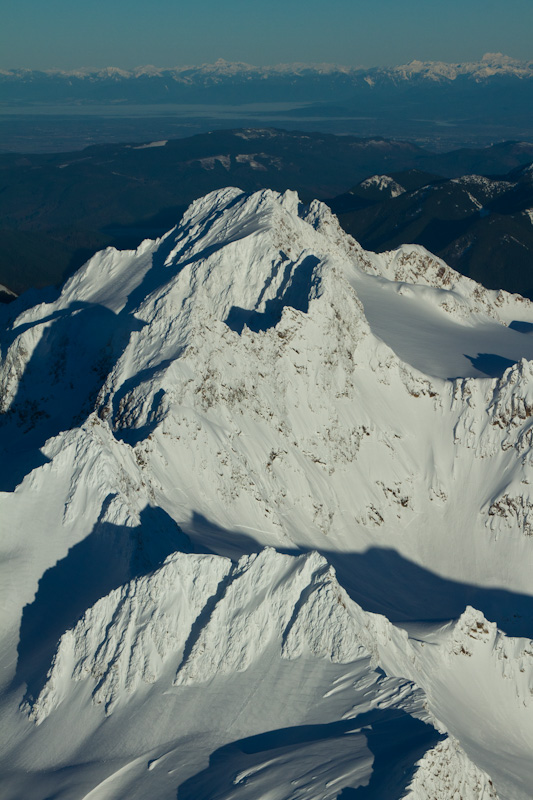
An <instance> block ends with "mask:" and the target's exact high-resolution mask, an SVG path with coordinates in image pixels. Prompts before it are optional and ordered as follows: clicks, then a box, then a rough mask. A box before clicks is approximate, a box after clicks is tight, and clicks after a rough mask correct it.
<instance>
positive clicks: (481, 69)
mask: <svg viewBox="0 0 533 800" xmlns="http://www.w3.org/2000/svg"><path fill="white" fill-rule="evenodd" d="M312 75H317V76H320V75H347V76H351V77H353V78H360V77H362V78H363V79H367V82H368V79H369V78H370V77H371V76H373V77H376V76H379V77H380V78H390V79H395V80H403V81H411V80H413V79H424V80H431V81H440V80H455V79H456V78H457V77H459V76H467V77H469V78H474V79H475V80H486V79H487V78H491V77H493V76H495V75H505V76H513V77H520V78H531V77H532V76H533V60H532V61H520V60H519V59H515V58H511V57H510V56H506V55H503V54H502V53H486V54H485V55H484V56H483V58H482V59H481V60H480V61H472V62H463V63H457V64H455V63H446V62H442V61H417V60H415V61H410V62H409V63H408V64H403V65H400V66H397V67H371V68H368V67H363V66H355V67H352V66H345V65H342V64H330V63H324V64H315V63H310V64H305V63H291V64H274V65H270V66H256V65H253V64H246V63H243V62H231V61H226V60H225V59H223V58H219V59H218V60H217V61H215V62H214V63H213V64H200V65H183V66H178V67H172V68H164V67H154V66H153V65H147V66H139V67H136V68H135V69H132V70H127V69H121V68H119V67H105V68H104V69H87V68H85V69H73V70H60V69H48V70H40V71H38V70H31V69H11V70H6V69H2V70H0V79H3V80H6V79H12V80H21V81H26V80H33V79H34V78H35V77H37V76H48V77H50V78H52V77H54V78H64V79H66V80H68V79H72V78H76V79H82V80H89V81H106V80H110V81H122V80H127V79H140V78H156V77H157V78H167V79H171V80H174V81H177V82H182V83H191V82H194V81H197V82H201V81H219V80H223V79H228V78H245V79H248V80H249V79H250V78H251V77H257V78H260V79H262V80H265V79H266V78H271V77H288V78H294V77H301V76H312Z"/></svg>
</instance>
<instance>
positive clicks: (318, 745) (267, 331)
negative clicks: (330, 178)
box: [0, 188, 533, 800]
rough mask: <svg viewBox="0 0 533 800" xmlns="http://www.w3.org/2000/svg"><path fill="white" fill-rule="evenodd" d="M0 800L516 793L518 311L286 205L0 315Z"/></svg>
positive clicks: (149, 252)
mask: <svg viewBox="0 0 533 800" xmlns="http://www.w3.org/2000/svg"><path fill="white" fill-rule="evenodd" d="M0 315H1V316H2V325H1V331H2V332H1V341H0V346H1V363H0V410H1V411H2V414H1V416H0V431H1V434H0V448H1V453H2V459H1V466H0V490H1V492H0V504H1V519H2V535H1V539H0V541H1V548H2V558H1V559H0V571H1V578H0V593H1V599H2V603H1V612H0V614H1V617H0V619H1V626H2V640H1V641H2V646H1V649H0V685H1V686H2V694H1V699H0V703H1V713H2V719H3V722H4V725H3V726H2V727H3V731H2V733H1V734H0V760H1V763H2V767H1V769H0V776H1V778H0V783H1V785H2V796H3V797H5V798H6V800H17V799H18V798H20V797H24V798H28V800H47V799H48V798H51V797H57V798H59V797H61V798H65V800H75V799H76V800H77V798H87V799H89V798H90V800H107V799H109V800H111V799H112V800H115V798H116V799H117V800H118V799H119V798H128V800H132V799H133V800H134V799H135V798H146V797H153V798H156V799H157V800H167V798H169V799H170V798H174V799H175V798H178V800H183V799H184V800H187V798H190V800H192V798H195V799H196V800H197V799H198V798H205V800H214V798H221V799H222V798H226V799H227V800H229V798H250V800H251V799H252V798H268V799H269V800H297V799H298V798H304V797H305V798H315V800H329V798H331V800H337V799H339V800H350V798H355V799H356V800H357V798H360V799H361V800H364V798H372V797H375V798H391V800H392V799H393V798H398V799H399V798H409V800H425V799H426V798H427V800H430V798H432V800H434V798H438V800H448V799H450V800H451V799H452V798H457V797H463V798H468V800H489V799H491V800H492V799H493V798H500V800H525V799H526V798H530V797H531V786H533V766H532V764H531V757H530V755H531V751H532V746H533V642H532V641H531V639H530V637H533V631H532V629H531V619H532V611H533V595H532V592H531V579H530V576H531V567H532V561H533V550H532V547H533V545H532V542H533V539H532V535H533V494H532V489H531V485H532V456H531V453H532V450H531V445H532V437H533V336H532V333H531V332H532V331H533V306H532V304H531V303H530V302H529V301H528V300H525V299H523V298H522V297H520V296H517V295H509V294H507V293H506V292H503V291H499V292H497V291H489V290H487V289H484V288H483V287H482V286H480V285H479V284H476V283H474V282H473V281H471V280H469V279H468V278H466V277H464V276H461V275H459V274H458V273H456V272H454V271H453V270H452V269H451V268H449V267H448V266H447V265H446V264H444V262H442V261H440V260H439V259H438V258H436V257H435V256H433V255H431V254H430V253H428V252H427V251H426V250H424V248H422V247H420V246H417V245H404V246H403V247H401V248H399V249H398V250H396V251H393V252H389V253H383V254H380V255H377V254H374V253H370V252H366V251H364V250H363V249H362V248H361V247H360V246H359V245H358V243H357V242H355V241H354V240H353V239H351V238H350V237H349V236H347V235H346V234H345V233H343V231H342V230H341V228H340V227H339V225H338V222H337V220H336V218H335V217H334V216H333V215H332V213H331V212H330V211H329V209H327V207H325V206H324V205H322V204H321V203H319V202H317V201H315V202H313V203H311V204H310V205H309V206H306V205H304V204H302V203H301V202H300V200H299V198H298V196H297V195H296V194H295V193H294V192H290V191H289V192H286V193H284V194H278V193H276V192H273V191H270V190H264V191H260V192H257V193H255V194H252V195H248V194H246V193H244V192H242V191H241V190H239V189H236V188H227V189H224V190H219V191H217V192H213V193H211V194H210V195H207V196H206V197H204V198H201V199H199V200H197V201H196V202H195V203H193V204H192V206H191V207H190V208H189V209H188V211H187V212H186V213H185V215H184V217H183V219H182V220H181V222H180V223H179V225H177V226H176V227H175V228H174V229H172V230H170V231H169V232H168V233H167V234H166V235H165V236H163V237H162V238H161V239H158V240H154V241H152V240H146V241H145V242H143V243H142V244H141V245H140V247H139V248H138V249H137V250H136V251H116V250H114V249H112V248H110V249H107V250H105V251H102V252H100V253H98V254H96V255H95V256H93V258H91V259H90V261H88V262H87V263H86V264H85V265H84V266H83V267H82V268H81V269H80V270H78V272H77V273H75V274H74V275H73V276H72V277H71V278H70V279H69V280H68V281H67V282H66V283H65V285H64V286H63V287H62V288H61V289H60V290H55V289H49V290H46V291H44V292H33V293H27V294H26V295H23V296H21V297H20V298H18V299H17V300H16V301H14V302H13V303H11V304H9V305H8V306H5V307H2V308H0Z"/></svg>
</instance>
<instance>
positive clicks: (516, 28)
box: [0, 0, 533, 69]
mask: <svg viewBox="0 0 533 800" xmlns="http://www.w3.org/2000/svg"><path fill="white" fill-rule="evenodd" d="M0 8H1V9H2V15H1V19H2V26H1V32H0V67H2V68H10V67H30V68H33V69H49V68H60V69H68V68H77V67H82V66H87V67H103V66H110V65H112V66H120V67H124V68H131V67H134V66H139V65H142V64H154V65H156V66H167V67H171V66H177V65H181V64H200V63H203V62H212V61H215V60H216V59H217V58H225V59H227V60H228V61H247V62H249V63H251V64H260V65H262V64H276V63H280V62H291V61H307V62H321V61H329V62H337V63H341V64H351V65H357V64H361V65H365V66H374V65H382V64H383V65H386V64H389V65H390V64H400V63H406V62H408V61H411V60H412V59H415V58H418V59H421V60H442V61H467V60H477V59H479V58H480V57H481V56H482V55H483V54H484V53H485V52H503V53H506V54H507V55H510V56H513V57H514V58H519V59H531V58H533V52H532V50H533V48H532V47H531V41H532V32H533V0H506V2H504V0H329V2H325V0H305V2H303V0H268V2H254V0H226V2H224V0H196V2H179V0H90V1H89V2H76V0H46V2H44V0H0Z"/></svg>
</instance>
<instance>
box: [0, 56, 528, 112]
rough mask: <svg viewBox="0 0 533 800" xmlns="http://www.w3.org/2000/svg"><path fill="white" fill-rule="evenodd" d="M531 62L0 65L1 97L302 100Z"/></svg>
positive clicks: (453, 81) (518, 74) (519, 76)
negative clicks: (125, 66) (52, 67)
mask: <svg viewBox="0 0 533 800" xmlns="http://www.w3.org/2000/svg"><path fill="white" fill-rule="evenodd" d="M532 79H533V61H517V60H516V59H513V58H510V57H509V56H505V55H502V54H501V53H496V54H494V53H487V54H486V55H485V56H484V57H483V58H482V59H481V61H479V62H469V63H461V64H446V63H443V62H440V61H435V62H422V61H411V62H410V63H409V64H404V65H401V66H397V67H385V68H383V67H373V68H371V69H367V68H364V67H347V66H341V65H337V64H299V63H298V64H278V65H276V66H266V67H258V66H253V65H251V64H244V63H231V62H228V61H225V60H223V59H219V60H218V61H216V62H215V63H214V64H202V65H200V66H182V67H174V68H172V69H162V68H158V67H154V66H144V67H137V68H136V69H133V70H124V69H119V68H117V67H106V68H105V69H98V70H91V69H78V70H70V71H63V70H41V71H39V70H29V69H14V70H0V90H1V93H2V94H1V98H2V102H8V101H18V102H32V103H33V102H38V103H42V102H67V101H68V102H72V101H77V102H87V103H91V102H141V103H172V102H192V103H195V102H211V101H213V100H215V101H216V102H236V103H244V102H250V101H251V102H254V101H258V100H263V101H265V100H302V101H317V100H323V101H327V102H332V101H338V100H350V99H353V93H354V92H361V91H364V92H365V93H366V95H367V96H370V95H371V94H372V92H374V93H379V90H380V89H383V88H391V87H398V88H402V90H405V88H406V87H408V86H421V85H428V84H429V85H430V86H431V87H433V88H434V87H435V86H444V87H449V86H451V85H456V86H462V87H463V88H464V85H465V82H466V83H468V82H474V83H476V84H482V85H488V84H492V85H496V84H501V83H502V81H503V82H508V81H509V80H511V81H520V83H521V84H524V83H528V82H529V81H531V80H532Z"/></svg>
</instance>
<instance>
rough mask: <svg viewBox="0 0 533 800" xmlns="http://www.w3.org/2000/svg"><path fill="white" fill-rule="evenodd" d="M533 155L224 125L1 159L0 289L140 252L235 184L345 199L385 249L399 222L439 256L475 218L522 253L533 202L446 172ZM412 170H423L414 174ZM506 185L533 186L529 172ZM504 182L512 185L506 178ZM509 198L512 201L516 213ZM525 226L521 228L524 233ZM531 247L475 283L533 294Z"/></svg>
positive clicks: (499, 166) (523, 149) (483, 269)
mask: <svg viewBox="0 0 533 800" xmlns="http://www.w3.org/2000/svg"><path fill="white" fill-rule="evenodd" d="M532 161H533V144H530V143H527V142H507V143H503V144H498V145H494V146H492V147H484V148H478V149H466V148H465V149H461V150H456V151H453V152H449V153H444V154H439V155H437V154H435V153H430V152H428V151H427V150H424V149H422V148H420V147H417V146H416V145H413V144H409V143H407V142H392V141H387V140H385V139H379V138H374V139H361V138H357V137H354V136H333V135H329V134H316V133H300V132H294V131H293V132H289V131H283V130H278V129H273V128H263V129H237V130H230V131H218V132H213V133H211V134H205V135H201V136H193V137H190V138H188V139H176V140H171V141H168V142H167V141H165V140H162V141H155V142H148V143H145V144H142V145H132V144H130V145H102V146H95V147H90V148H86V149H85V150H82V151H79V152H73V153H59V154H58V153H55V154H47V155H33V154H32V155H19V154H8V155H0V284H3V285H4V286H6V287H8V288H9V289H11V290H12V291H14V292H17V293H20V292H23V291H25V290H27V289H28V288H31V287H42V286H46V285H50V284H54V283H59V282H61V281H62V280H63V279H64V278H65V277H66V276H67V275H68V274H70V273H71V272H72V270H74V269H77V268H78V267H79V266H81V264H83V263H84V261H86V259H87V258H89V257H90V256H91V255H93V254H94V253H95V252H96V251H97V250H100V249H102V248H104V247H106V246H115V247H117V248H119V249H124V248H134V247H137V246H138V245H139V244H140V242H141V241H142V240H143V239H146V238H155V237H156V236H160V235H162V234H163V233H164V232H165V231H166V230H168V228H169V227H171V226H172V225H174V224H175V222H176V220H179V219H180V217H181V214H182V213H183V211H184V210H185V207H186V206H187V205H188V204H189V203H191V202H192V201H193V200H195V199H196V198H198V197H199V196H202V195H204V194H206V193H208V192H210V191H213V190H215V189H221V188H223V187H226V186H236V187H238V188H240V189H242V190H244V191H248V192H251V191H255V190H258V189H262V188H270V189H274V190H276V191H284V190H285V189H295V190H297V191H298V192H299V193H300V196H301V198H302V200H303V201H304V202H309V201H311V200H312V199H314V198H337V199H336V200H334V201H332V200H330V203H331V204H332V207H334V208H335V210H336V211H337V212H338V213H341V220H342V224H343V225H345V227H346V229H347V230H349V231H350V232H353V233H354V235H355V236H356V238H361V239H362V241H363V242H364V243H365V244H369V246H372V247H376V248H377V249H383V248H386V247H388V246H389V244H390V240H391V237H392V238H394V233H393V231H391V225H392V224H393V222H392V220H394V224H398V225H399V226H400V231H401V233H400V234H399V238H397V239H394V241H395V242H396V241H398V242H404V241H411V242H420V243H422V244H425V245H426V246H427V247H428V248H429V249H431V250H435V251H437V252H441V250H442V248H443V247H446V246H448V245H449V243H450V242H453V241H455V239H456V238H457V237H458V236H460V235H464V233H465V231H466V229H467V227H468V226H469V225H471V224H472V225H473V224H474V223H477V224H478V225H482V226H488V229H489V230H492V228H491V226H492V225H493V224H494V221H495V220H498V226H499V227H498V230H499V231H500V234H501V236H505V235H508V236H509V237H511V238H510V239H509V241H508V242H507V243H506V244H504V245H502V247H504V249H505V250H506V252H507V251H509V252H511V251H513V252H514V250H515V249H516V246H515V243H514V240H515V239H517V238H518V239H519V240H520V241H521V242H523V243H525V244H526V245H527V247H529V244H528V242H529V240H526V237H525V234H524V233H523V230H522V228H527V227H528V226H529V225H530V221H529V218H526V216H524V215H522V216H520V214H521V213H522V212H523V211H525V210H526V209H527V208H530V207H533V202H531V201H530V200H529V199H527V198H524V199H523V202H522V200H521V199H520V198H521V197H522V196H521V195H519V193H518V194H517V193H516V192H513V191H509V192H504V193H502V194H501V196H500V197H499V198H494V200H491V204H492V205H490V206H489V205H487V202H486V200H485V199H483V198H481V195H480V194H479V191H478V189H479V187H477V186H476V187H475V188H474V189H468V188H467V187H465V186H463V185H462V184H461V183H451V184H447V183H446V179H452V178H461V177H462V176H464V175H472V174H476V175H493V176H498V175H500V176H506V174H507V173H508V172H509V170H513V169H517V168H519V167H521V166H523V165H527V164H530V163H531V162H532ZM412 170H416V171H417V172H416V173H413V172H409V171H412ZM397 173H401V174H400V175H399V176H398V177H397V183H398V185H399V187H400V188H399V190H396V191H403V190H406V192H405V193H402V194H400V196H399V197H397V198H396V200H389V194H390V193H387V191H385V192H384V194H385V200H383V192H381V191H380V189H379V187H377V186H376V185H374V184H373V183H372V181H371V182H370V184H368V185H366V186H365V185H360V186H359V188H357V189H356V190H352V193H348V194H346V193H347V192H348V190H349V189H350V187H353V186H354V185H355V184H357V183H358V182H360V181H364V180H365V179H367V178H369V176H370V177H371V176H374V175H378V176H383V175H387V176H393V178H394V176H395V175H396V174H397ZM407 173H409V175H408V174H407ZM413 176H414V177H413ZM436 176H443V177H441V178H436ZM524 176H525V173H524ZM388 180H389V181H390V180H391V179H390V178H388ZM435 180H437V181H440V183H437V184H436V186H437V188H432V189H431V191H429V190H428V192H427V195H428V198H429V199H424V197H425V195H423V193H420V194H419V195H416V191H417V190H418V189H419V188H420V186H421V185H422V184H424V185H425V184H428V183H432V182H434V181H435ZM503 180H504V181H508V182H509V183H512V182H513V181H514V182H517V181H518V182H519V184H520V186H522V187H527V186H528V185H529V184H527V180H526V177H521V178H517V177H511V178H509V177H505V178H503ZM421 182H422V183H421ZM367 183H368V182H367ZM496 183H497V185H498V186H500V185H505V184H504V183H502V180H500V179H498V181H497V182H496ZM445 185H447V186H448V189H447V190H446V191H445V189H444V186H445ZM491 185H492V184H491ZM495 185H496V184H495ZM450 187H451V188H450ZM452 190H453V191H452ZM450 191H451V195H450V196H449V197H448V194H449V192H450ZM468 191H470V193H471V194H472V195H473V196H475V197H478V196H479V198H480V199H479V200H478V201H477V202H479V205H480V206H481V207H482V208H483V209H487V208H489V207H490V209H491V210H492V211H493V212H494V213H492V214H491V216H490V217H487V218H486V219H485V218H482V217H480V209H479V208H478V206H477V205H476V204H475V203H473V202H471V201H470V200H468V198H467V192H468ZM524 191H526V189H524ZM413 192H415V194H414V195H413V194H412V193H413ZM446 192H448V194H446ZM517 192H518V190H517ZM454 193H455V194H454ZM526 193H527V192H526ZM456 194H459V195H460V196H461V198H462V199H461V202H464V210H463V211H461V215H462V216H461V218H460V221H459V222H454V223H453V225H451V224H450V223H445V222H442V223H441V222H437V221H438V220H439V217H438V214H437V213H436V212H434V211H432V210H431V203H430V199H431V198H433V197H435V198H441V200H440V201H439V202H442V203H444V205H443V206H442V208H443V209H444V208H445V207H448V206H449V205H450V204H452V205H453V203H454V202H455V201H454V197H455V195H456ZM339 195H341V197H340V199H339V198H338V196H339ZM465 198H466V199H465ZM435 202H437V200H436V201H435ZM506 202H509V203H511V205H510V206H509V208H508V209H507V210H505V208H504V206H505V203H506ZM389 203H396V204H397V205H396V206H394V208H395V209H397V211H393V210H392V209H389V206H388V204H389ZM410 203H413V204H415V206H414V208H412V207H411V205H410ZM383 204H384V205H383ZM417 204H418V205H420V207H421V208H422V207H424V208H425V210H424V212H423V213H422V212H421V214H420V215H418V217H416V220H415V222H416V224H415V223H413V224H410V222H409V220H410V219H411V217H409V215H410V214H411V215H412V214H413V211H414V210H416V208H418V205H417ZM497 204H499V205H497ZM513 204H514V205H513ZM517 204H518V205H517ZM356 207H357V208H359V211H358V216H357V219H356V220H355V221H354V217H353V215H350V212H351V211H352V210H354V208H356ZM363 207H364V208H363ZM404 207H405V210H404V211H402V209H404ZM380 213H381V214H382V215H383V216H384V221H383V222H382V223H380V225H381V227H380V225H378V223H377V222H376V223H374V220H375V218H376V219H377V218H378V217H379V214H380ZM447 213H448V212H447ZM458 213H459V212H458ZM483 213H485V212H483ZM432 214H433V217H432V216H431V215H432ZM517 215H518V216H517ZM389 218H390V219H389ZM433 218H434V219H435V220H437V221H436V222H435V223H434V225H435V226H436V229H438V230H437V231H436V232H435V233H434V235H432V236H430V235H429V233H428V232H430V231H431V230H432V229H431V226H430V225H429V221H430V220H431V219H433ZM452 218H453V219H455V217H453V214H452ZM379 219H381V217H379ZM445 219H447V217H445ZM511 224H512V226H513V227H512V230H511V229H509V230H508V229H507V227H506V226H508V225H511ZM518 224H520V226H521V228H520V231H521V232H520V235H518V236H517V234H516V231H515V228H516V225H518ZM354 226H355V227H354ZM428 226H429V227H428ZM454 226H455V227H454ZM531 227H532V228H533V226H531ZM494 230H496V229H495V228H494ZM439 236H440V238H439ZM369 237H370V238H369ZM420 237H422V238H420ZM513 237H514V238H513ZM491 241H493V240H491ZM443 242H444V243H443ZM531 244H532V245H533V242H532V243H531ZM394 246H396V245H395V244H394ZM531 252H533V251H530V250H527V251H525V250H524V258H521V259H517V260H516V262H514V264H515V266H514V267H513V268H512V269H511V270H510V272H509V274H507V273H506V272H505V270H503V271H502V269H501V268H500V267H498V264H500V263H507V261H506V260H505V259H503V261H502V260H501V258H500V256H499V255H498V253H499V251H498V250H497V249H496V250H494V252H492V251H489V252H488V253H487V255H486V258H485V260H484V261H481V262H480V264H479V269H477V268H476V270H477V271H476V273H475V275H476V278H477V280H480V281H481V282H488V283H490V285H491V286H494V285H495V281H496V283H497V288H500V287H502V288H507V289H510V290H511V291H518V292H521V293H523V294H524V293H525V294H528V293H529V292H530V290H531V279H530V278H529V277H527V275H529V273H530V271H531V270H530V262H529V259H530V253H531ZM513 258H514V256H513ZM449 259H450V261H451V262H452V263H453V265H454V266H456V267H457V268H458V269H461V270H462V269H463V267H462V263H463V262H462V261H461V259H460V258H457V257H454V255H453V254H450V257H449ZM498 259H499V260H498ZM524 259H525V260H524ZM497 260H498V264H497ZM491 265H492V266H491ZM471 270H472V267H470V266H468V269H466V268H465V271H466V272H467V273H468V274H470V271H471ZM495 270H496V273H497V274H496V275H495V274H494V271H495ZM524 275H526V278H524ZM511 276H512V280H511Z"/></svg>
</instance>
